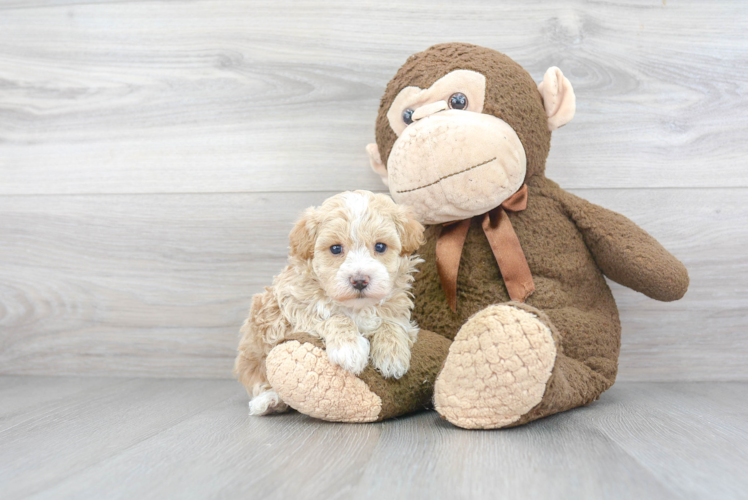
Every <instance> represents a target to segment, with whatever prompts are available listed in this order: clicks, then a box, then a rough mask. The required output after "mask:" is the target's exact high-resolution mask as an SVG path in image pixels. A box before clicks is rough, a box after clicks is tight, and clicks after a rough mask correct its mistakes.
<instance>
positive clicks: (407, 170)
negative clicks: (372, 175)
mask: <svg viewBox="0 0 748 500" xmlns="http://www.w3.org/2000/svg"><path fill="white" fill-rule="evenodd" d="M387 168H388V171H389V187H390V193H391V194H392V197H393V199H394V200H395V201H396V202H397V203H401V204H406V205H410V206H412V207H413V209H414V210H415V211H416V213H417V214H418V216H419V219H420V221H421V222H422V223H424V224H442V223H445V222H451V221H454V220H461V219H466V218H468V217H472V216H474V215H480V214H482V213H485V212H487V211H489V210H491V209H493V208H495V207H497V206H499V205H500V204H501V203H502V202H503V201H504V200H506V199H507V198H509V197H510V196H511V195H512V194H513V193H514V192H516V191H517V189H519V188H520V186H521V185H522V183H523V182H524V179H525V172H526V168H527V159H526V156H525V149H524V147H523V146H522V142H521V141H520V140H519V137H518V136H517V134H516V133H515V132H514V129H512V127H511V126H509V125H508V124H507V123H506V122H505V121H503V120H501V119H499V118H497V117H495V116H492V115H486V114H482V113H474V112H470V111H460V110H448V111H442V112H439V113H436V114H433V115H431V116H428V117H426V118H423V119H421V120H418V121H417V122H415V123H413V124H411V125H410V126H408V127H407V128H406V129H405V130H404V131H403V133H402V135H401V136H400V137H399V138H398V139H397V141H395V144H394V145H393V147H392V151H391V152H390V156H389V158H388V160H387Z"/></svg>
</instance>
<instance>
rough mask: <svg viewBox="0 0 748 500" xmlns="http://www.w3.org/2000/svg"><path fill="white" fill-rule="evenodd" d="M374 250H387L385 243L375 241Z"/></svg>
mask: <svg viewBox="0 0 748 500" xmlns="http://www.w3.org/2000/svg"><path fill="white" fill-rule="evenodd" d="M374 251H375V252H377V253H384V252H386V251H387V245H385V244H384V243H377V244H376V245H374Z"/></svg>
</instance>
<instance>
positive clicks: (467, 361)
mask: <svg viewBox="0 0 748 500" xmlns="http://www.w3.org/2000/svg"><path fill="white" fill-rule="evenodd" d="M531 311H534V308H531V307H529V306H525V305H520V304H514V305H511V304H501V305H494V306H489V307H487V308H485V309H483V310H482V311H479V312H478V313H476V314H475V315H474V316H473V317H472V318H470V319H469V320H468V321H467V322H466V323H465V324H464V325H463V326H462V328H461V329H460V331H459V332H458V333H457V336H456V337H455V339H454V342H453V343H452V346H451V347H450V349H449V355H448V356H447V360H446V362H445V363H444V368H442V371H441V372H440V373H439V376H438V377H437V379H436V385H435V387H434V405H435V407H436V411H438V412H439V413H440V414H441V416H442V417H444V418H445V419H447V420H448V421H449V422H451V423H452V424H454V425H456V426H458V427H463V428H465V429H496V428H499V427H506V426H509V425H511V424H513V423H515V422H517V421H518V420H519V419H520V418H521V417H522V416H523V415H525V414H527V413H528V412H529V411H530V410H532V409H533V408H534V407H535V406H537V405H538V404H539V403H540V402H541V400H542V399H543V395H544V394H545V391H546V387H547V385H548V382H549V380H550V378H551V373H552V371H553V367H554V364H555V361H556V353H557V350H556V343H555V341H554V338H553V333H552V331H551V328H550V324H546V322H545V321H543V320H542V319H541V318H540V317H538V315H537V314H534V313H533V312H531Z"/></svg>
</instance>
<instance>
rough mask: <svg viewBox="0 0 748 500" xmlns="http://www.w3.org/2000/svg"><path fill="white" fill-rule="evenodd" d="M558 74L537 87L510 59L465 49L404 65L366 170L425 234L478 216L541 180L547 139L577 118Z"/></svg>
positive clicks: (388, 94) (448, 47)
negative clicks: (524, 185)
mask: <svg viewBox="0 0 748 500" xmlns="http://www.w3.org/2000/svg"><path fill="white" fill-rule="evenodd" d="M575 102H576V101H575V97H574V91H573V89H572V88H571V84H570V83H569V81H568V80H567V79H566V78H565V77H564V76H563V73H561V70H559V69H558V68H556V67H551V68H549V69H548V71H546V73H545V76H544V77H543V81H542V82H541V83H540V84H536V83H535V81H534V80H533V78H532V76H530V74H529V73H528V72H527V71H525V70H524V69H523V68H522V66H520V65H519V64H517V63H516V62H515V61H513V60H512V59H511V58H509V57H507V56H506V55H504V54H501V53H500V52H497V51H495V50H491V49H486V48H484V47H478V46H475V45H470V44H463V43H450V44H440V45H435V46H433V47H431V48H429V49H427V50H425V51H423V52H420V53H418V54H414V55H412V56H411V57H409V58H408V60H407V61H406V62H405V64H404V65H403V66H402V67H401V68H400V69H399V70H398V72H397V74H396V75H395V76H394V77H393V78H392V80H390V82H389V84H388V85H387V89H386V90H385V93H384V95H383V96H382V101H381V104H380V108H379V114H378V115H377V123H376V137H377V143H376V144H369V145H368V146H367V147H366V149H367V152H368V153H369V157H370V160H371V166H372V168H373V169H374V171H375V172H377V173H378V174H379V175H380V176H382V180H383V181H384V183H385V184H386V185H388V186H389V188H390V193H391V194H392V197H393V198H394V199H395V201H396V202H398V203H402V204H406V205H410V206H412V207H413V209H414V210H415V212H416V215H417V216H418V218H419V220H420V221H421V222H422V223H425V224H439V223H446V222H452V221H455V220H461V219H466V218H469V217H472V216H475V215H480V214H483V213H485V212H488V211H490V210H492V209H493V208H496V207H497V206H499V205H500V204H501V203H502V202H503V201H504V200H506V199H507V198H509V197H510V196H511V195H512V194H514V193H515V192H516V191H517V190H518V189H519V188H520V187H521V186H522V183H523V182H530V179H531V178H533V177H536V176H542V175H543V172H544V169H545V160H546V157H547V156H548V151H549V149H550V143H551V131H553V130H555V129H557V128H558V127H561V126H563V125H564V124H566V123H568V122H569V121H570V120H571V118H572V117H573V116H574V109H575Z"/></svg>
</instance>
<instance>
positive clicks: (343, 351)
mask: <svg viewBox="0 0 748 500" xmlns="http://www.w3.org/2000/svg"><path fill="white" fill-rule="evenodd" d="M326 350H327V359H329V360H330V362H331V363H332V364H335V365H338V366H339V367H341V368H343V369H344V370H347V371H349V372H351V373H353V374H354V375H358V374H359V373H361V372H362V371H364V368H366V365H367V364H368V363H369V341H368V340H367V339H365V338H364V337H363V336H361V335H357V336H356V338H355V339H352V340H344V341H335V342H329V341H328V342H327V347H326Z"/></svg>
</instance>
